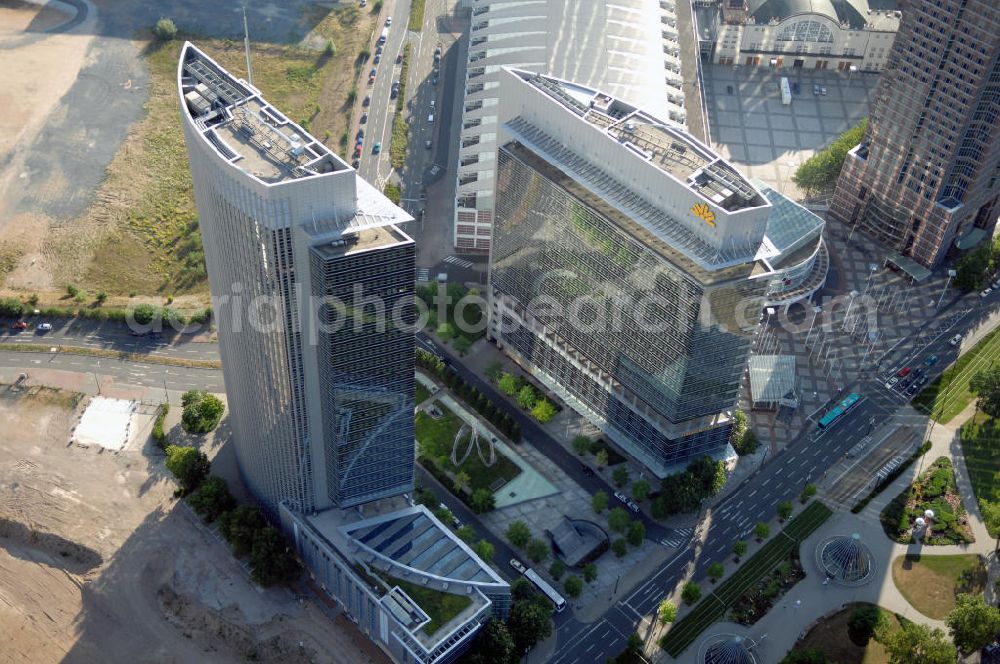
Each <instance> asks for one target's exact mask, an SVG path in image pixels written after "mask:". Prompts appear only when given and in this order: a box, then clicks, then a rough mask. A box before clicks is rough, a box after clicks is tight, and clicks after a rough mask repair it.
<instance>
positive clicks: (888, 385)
mask: <svg viewBox="0 0 1000 664" xmlns="http://www.w3.org/2000/svg"><path fill="white" fill-rule="evenodd" d="M898 382H899V378H898V377H896V376H893V377H892V378H890V379H889V380H887V381H885V389H887V390H891V389H892V388H893V387H895V386H896V383H898Z"/></svg>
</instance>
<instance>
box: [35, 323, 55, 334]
mask: <svg viewBox="0 0 1000 664" xmlns="http://www.w3.org/2000/svg"><path fill="white" fill-rule="evenodd" d="M36 329H37V330H38V331H39V332H48V331H49V330H51V329H52V323H39V324H38V327H37V328H36Z"/></svg>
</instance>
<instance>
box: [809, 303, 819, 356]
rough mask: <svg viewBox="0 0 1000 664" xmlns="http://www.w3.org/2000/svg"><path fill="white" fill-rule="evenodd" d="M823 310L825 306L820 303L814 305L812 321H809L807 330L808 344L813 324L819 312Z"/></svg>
mask: <svg viewBox="0 0 1000 664" xmlns="http://www.w3.org/2000/svg"><path fill="white" fill-rule="evenodd" d="M821 311H823V307H821V306H819V305H816V306H815V307H813V317H812V321H810V322H809V331H808V332H806V346H808V345H809V335H811V334H812V331H813V325H815V324H816V317H817V316H819V314H820V312H821Z"/></svg>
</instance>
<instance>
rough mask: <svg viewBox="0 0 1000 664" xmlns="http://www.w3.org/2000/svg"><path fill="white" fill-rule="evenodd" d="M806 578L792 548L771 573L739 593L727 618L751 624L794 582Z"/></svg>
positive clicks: (761, 616) (796, 554)
mask: <svg viewBox="0 0 1000 664" xmlns="http://www.w3.org/2000/svg"><path fill="white" fill-rule="evenodd" d="M804 578H806V573H805V571H804V570H803V569H802V563H801V562H799V552H798V549H794V548H793V549H792V550H791V551H789V552H788V555H787V556H786V557H785V559H784V560H782V561H781V562H780V563H778V564H777V565H776V566H775V567H774V569H772V570H771V573H770V574H769V575H767V576H764V577H763V578H761V579H759V580H758V581H757V583H756V584H754V585H753V586H752V587H751V588H749V589H748V590H747V591H746V592H744V593H743V594H742V595H740V596H739V597H738V598H737V599H736V602H735V603H733V605H732V607H731V608H730V610H729V618H730V620H732V621H733V622H738V623H741V624H743V625H753V624H754V623H755V622H757V621H758V620H760V619H761V618H763V617H764V615H765V614H766V613H767V612H768V611H770V610H771V607H772V606H774V602H775V601H776V600H777V599H778V598H779V597H781V596H782V595H784V594H785V593H786V592H788V590H789V589H790V588H791V587H792V586H794V585H795V584H796V583H798V582H799V581H801V580H802V579H804Z"/></svg>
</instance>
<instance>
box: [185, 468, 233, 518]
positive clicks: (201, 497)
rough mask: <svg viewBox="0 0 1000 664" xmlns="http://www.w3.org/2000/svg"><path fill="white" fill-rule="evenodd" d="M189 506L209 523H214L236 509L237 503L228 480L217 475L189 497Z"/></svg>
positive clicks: (203, 483)
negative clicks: (227, 484) (224, 514)
mask: <svg viewBox="0 0 1000 664" xmlns="http://www.w3.org/2000/svg"><path fill="white" fill-rule="evenodd" d="M188 504H189V505H191V509H193V510H194V511H195V512H197V513H198V514H200V515H202V516H203V517H205V521H207V522H208V523H212V522H213V521H215V520H216V519H217V518H219V517H220V516H221V515H222V514H223V513H225V512H228V511H229V510H231V509H233V508H234V507H236V501H235V500H234V499H233V495H232V494H231V493H229V487H228V486H226V480H224V479H222V478H221V477H216V476H215V475H213V476H211V477H209V478H208V479H207V480H205V481H204V482H202V484H201V486H199V487H198V488H197V489H195V490H194V491H193V492H192V493H191V495H190V496H188Z"/></svg>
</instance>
